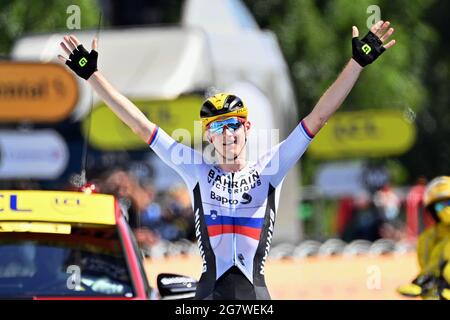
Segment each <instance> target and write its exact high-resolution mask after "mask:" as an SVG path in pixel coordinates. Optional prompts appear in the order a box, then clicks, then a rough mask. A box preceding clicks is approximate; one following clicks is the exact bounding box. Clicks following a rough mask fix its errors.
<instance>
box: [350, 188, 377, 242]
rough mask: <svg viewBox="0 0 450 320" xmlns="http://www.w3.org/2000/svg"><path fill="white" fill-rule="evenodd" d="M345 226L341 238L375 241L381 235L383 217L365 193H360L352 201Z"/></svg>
mask: <svg viewBox="0 0 450 320" xmlns="http://www.w3.org/2000/svg"><path fill="white" fill-rule="evenodd" d="M348 221H349V223H348V224H347V225H346V226H345V228H344V230H343V233H342V239H343V240H344V241H346V242H350V241H353V240H360V239H361V240H368V241H375V240H377V239H379V238H380V237H381V235H380V230H381V226H382V225H383V218H382V216H381V215H380V213H379V211H378V210H377V208H376V206H375V204H374V202H373V201H372V199H371V197H370V196H369V195H368V194H367V193H361V194H360V195H358V196H357V197H356V198H355V199H354V202H353V208H352V212H351V217H350V219H349V220H348Z"/></svg>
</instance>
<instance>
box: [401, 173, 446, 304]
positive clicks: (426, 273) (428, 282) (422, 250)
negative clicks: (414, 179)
mask: <svg viewBox="0 0 450 320" xmlns="http://www.w3.org/2000/svg"><path fill="white" fill-rule="evenodd" d="M423 205H424V208H425V209H426V210H428V211H429V212H430V213H431V215H432V217H433V219H434V220H435V222H436V224H435V225H433V226H432V227H430V228H428V229H426V230H425V231H424V232H422V234H421V235H420V237H419V240H418V243H417V258H418V262H419V267H420V273H419V275H418V276H417V277H416V278H415V279H414V280H413V281H412V282H411V283H409V284H406V285H403V286H401V287H399V288H398V292H399V293H400V294H402V295H405V296H408V297H422V298H424V299H447V300H448V299H449V298H450V289H449V284H450V264H449V261H450V177H448V176H441V177H437V178H435V179H433V180H432V181H431V182H430V183H429V184H428V185H427V187H426V189H425V194H424V197H423Z"/></svg>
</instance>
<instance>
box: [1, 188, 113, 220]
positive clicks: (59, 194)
mask: <svg viewBox="0 0 450 320" xmlns="http://www.w3.org/2000/svg"><path fill="white" fill-rule="evenodd" d="M0 221H28V222H29V221H41V222H59V223H64V222H66V223H86V224H105V225H114V224H115V223H116V218H115V205H114V197H113V196H110V195H104V194H91V195H88V194H84V193H81V192H66V191H3V190H1V191H0Z"/></svg>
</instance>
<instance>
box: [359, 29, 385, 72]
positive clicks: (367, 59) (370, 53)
mask: <svg viewBox="0 0 450 320" xmlns="http://www.w3.org/2000/svg"><path fill="white" fill-rule="evenodd" d="M352 48H353V50H352V51H353V59H355V60H356V62H358V63H359V64H360V65H361V67H364V66H366V65H368V64H370V63H372V62H374V61H375V60H376V59H377V58H378V57H379V56H380V55H381V54H382V53H383V52H384V51H385V50H386V48H385V47H383V43H382V42H381V40H380V38H378V37H377V36H376V35H375V34H374V33H373V32H372V31H369V33H368V34H367V35H366V36H365V37H364V38H362V39H361V40H359V39H358V37H354V38H353V39H352Z"/></svg>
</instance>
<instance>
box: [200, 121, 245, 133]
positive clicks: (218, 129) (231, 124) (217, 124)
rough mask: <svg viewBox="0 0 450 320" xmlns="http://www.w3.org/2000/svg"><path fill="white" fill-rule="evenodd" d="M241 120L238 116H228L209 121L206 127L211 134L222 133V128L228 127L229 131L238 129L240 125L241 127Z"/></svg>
mask: <svg viewBox="0 0 450 320" xmlns="http://www.w3.org/2000/svg"><path fill="white" fill-rule="evenodd" d="M242 125H243V122H242V120H239V119H238V118H235V117H234V118H228V119H225V120H219V121H214V122H211V124H210V125H209V127H208V130H209V132H210V133H211V134H214V135H219V134H222V133H223V130H224V129H225V127H226V128H228V130H230V132H231V133H233V132H235V131H236V130H238V129H239V128H240V127H242Z"/></svg>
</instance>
